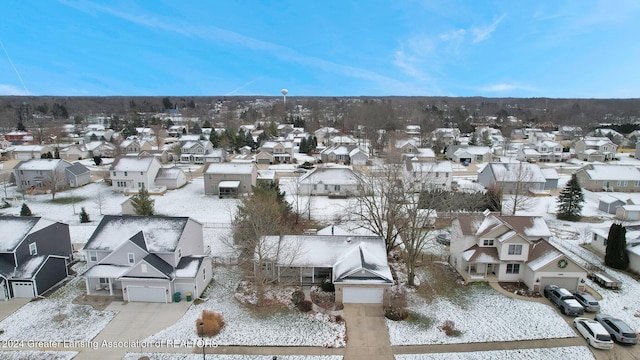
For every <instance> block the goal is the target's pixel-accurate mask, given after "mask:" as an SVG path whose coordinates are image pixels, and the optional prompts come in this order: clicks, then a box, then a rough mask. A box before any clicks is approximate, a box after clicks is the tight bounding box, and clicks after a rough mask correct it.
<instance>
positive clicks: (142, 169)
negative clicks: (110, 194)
mask: <svg viewBox="0 0 640 360" xmlns="http://www.w3.org/2000/svg"><path fill="white" fill-rule="evenodd" d="M161 167H162V165H161V164H160V161H158V160H157V159H156V158H155V157H152V156H149V157H137V156H121V157H119V158H117V159H115V160H114V161H113V164H111V167H110V168H109V174H110V178H111V188H112V189H113V191H114V192H123V193H137V192H138V191H139V190H140V188H142V187H144V188H146V189H147V190H151V189H152V188H154V187H155V186H156V184H155V178H156V176H157V175H158V171H160V168H161Z"/></svg>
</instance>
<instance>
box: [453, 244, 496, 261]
mask: <svg viewBox="0 0 640 360" xmlns="http://www.w3.org/2000/svg"><path fill="white" fill-rule="evenodd" d="M462 258H463V259H464V260H465V261H467V262H470V263H487V264H493V263H496V262H500V256H499V255H498V249H497V248H495V247H493V246H488V247H480V246H478V244H475V245H473V246H472V247H470V248H469V249H467V250H465V251H464V252H463V253H462Z"/></svg>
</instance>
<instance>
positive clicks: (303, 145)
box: [298, 138, 309, 154]
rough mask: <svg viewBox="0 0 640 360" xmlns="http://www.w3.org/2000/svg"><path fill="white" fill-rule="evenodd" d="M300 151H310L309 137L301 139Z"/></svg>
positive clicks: (303, 152)
mask: <svg viewBox="0 0 640 360" xmlns="http://www.w3.org/2000/svg"><path fill="white" fill-rule="evenodd" d="M298 152H299V153H301V154H306V153H308V152H309V148H308V147H307V139H305V138H302V139H300V147H299V148H298Z"/></svg>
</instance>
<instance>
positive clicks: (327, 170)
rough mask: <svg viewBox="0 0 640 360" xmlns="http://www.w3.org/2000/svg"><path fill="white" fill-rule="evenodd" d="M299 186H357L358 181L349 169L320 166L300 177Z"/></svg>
mask: <svg viewBox="0 0 640 360" xmlns="http://www.w3.org/2000/svg"><path fill="white" fill-rule="evenodd" d="M300 183H301V184H340V185H349V184H357V183H358V179H357V178H356V175H355V174H354V173H353V170H352V169H351V168H350V167H346V166H345V167H337V166H320V167H316V168H315V169H313V170H311V171H309V172H307V173H306V174H304V175H302V176H301V177H300Z"/></svg>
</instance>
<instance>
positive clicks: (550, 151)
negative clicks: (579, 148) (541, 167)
mask: <svg viewBox="0 0 640 360" xmlns="http://www.w3.org/2000/svg"><path fill="white" fill-rule="evenodd" d="M568 158H569V153H564V152H563V151H562V145H560V144H559V143H557V142H555V141H540V142H538V143H536V144H534V145H533V146H531V147H524V148H521V149H519V150H518V153H517V155H516V159H518V160H520V161H529V162H537V161H541V162H558V161H563V160H567V159H568Z"/></svg>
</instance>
